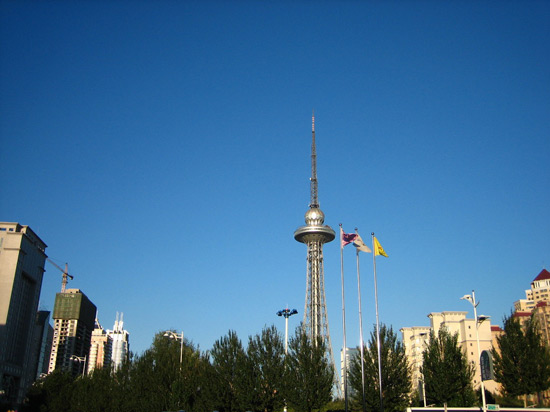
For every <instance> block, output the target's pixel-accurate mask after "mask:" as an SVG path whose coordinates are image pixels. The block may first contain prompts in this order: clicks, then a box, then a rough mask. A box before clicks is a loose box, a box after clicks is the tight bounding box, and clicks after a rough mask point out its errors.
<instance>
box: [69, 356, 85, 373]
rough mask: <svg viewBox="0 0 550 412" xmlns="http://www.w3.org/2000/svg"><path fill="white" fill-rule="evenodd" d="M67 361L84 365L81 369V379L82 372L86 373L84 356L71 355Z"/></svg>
mask: <svg viewBox="0 0 550 412" xmlns="http://www.w3.org/2000/svg"><path fill="white" fill-rule="evenodd" d="M69 359H70V360H72V361H77V362H78V363H84V366H83V368H82V377H84V372H85V371H86V356H76V355H72V356H71V357H70V358H69Z"/></svg>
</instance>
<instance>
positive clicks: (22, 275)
mask: <svg viewBox="0 0 550 412" xmlns="http://www.w3.org/2000/svg"><path fill="white" fill-rule="evenodd" d="M45 250H46V244H45V243H44V242H43V241H42V240H41V239H40V238H39V237H38V236H37V235H36V233H34V232H33V231H32V230H31V228H30V227H28V226H24V225H20V224H19V223H9V222H0V393H1V394H2V395H0V403H1V404H3V406H12V405H18V404H20V403H21V402H22V400H23V397H24V395H25V392H26V390H27V388H28V387H29V386H30V385H31V384H32V382H33V381H34V377H35V376H34V372H35V369H36V365H35V357H34V356H32V352H33V344H32V343H33V335H34V331H35V321H36V313H37V309H38V300H39V297H40V289H41V288H42V277H43V275H44V263H45V261H46V253H45ZM0 409H1V406H0Z"/></svg>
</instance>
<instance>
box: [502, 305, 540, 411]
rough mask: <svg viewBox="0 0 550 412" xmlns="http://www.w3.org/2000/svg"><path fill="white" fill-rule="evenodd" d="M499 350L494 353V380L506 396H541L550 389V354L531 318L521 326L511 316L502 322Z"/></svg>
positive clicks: (525, 398)
mask: <svg viewBox="0 0 550 412" xmlns="http://www.w3.org/2000/svg"><path fill="white" fill-rule="evenodd" d="M497 344H498V350H495V349H493V351H492V355H493V366H494V373H495V380H496V381H497V382H499V383H500V384H501V385H502V388H503V391H504V393H505V394H506V395H508V396H517V397H519V396H523V398H524V406H526V404H527V395H529V394H532V393H537V394H538V396H539V404H540V403H541V397H540V393H541V392H542V391H545V390H546V389H548V388H550V351H549V349H548V347H547V346H546V345H545V344H544V342H543V340H542V338H541V336H540V334H539V332H538V330H537V326H536V322H535V319H534V318H532V317H531V318H530V319H529V320H528V321H527V322H526V323H525V325H524V327H522V326H521V324H520V323H519V321H518V320H517V319H516V318H515V317H514V316H510V317H508V318H505V319H504V334H503V335H501V336H499V337H498V338H497Z"/></svg>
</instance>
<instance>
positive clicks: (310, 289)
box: [294, 116, 339, 388]
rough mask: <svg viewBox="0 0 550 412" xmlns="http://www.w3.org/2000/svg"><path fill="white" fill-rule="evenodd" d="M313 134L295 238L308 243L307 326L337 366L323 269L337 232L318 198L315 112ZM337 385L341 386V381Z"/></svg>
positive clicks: (312, 126)
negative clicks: (301, 221)
mask: <svg viewBox="0 0 550 412" xmlns="http://www.w3.org/2000/svg"><path fill="white" fill-rule="evenodd" d="M311 134H312V143H311V179H310V181H311V185H310V186H311V202H310V204H309V209H308V210H307V212H306V215H305V220H306V224H305V226H302V227H299V228H298V229H297V230H296V231H295V232H294V239H296V240H297V241H298V242H301V243H305V244H306V245H307V285H306V303H305V308H304V326H305V328H306V332H307V333H308V335H309V337H310V338H311V339H312V341H314V340H315V339H316V338H317V337H319V336H320V337H322V339H323V340H324V341H325V343H326V346H327V348H328V351H329V354H330V361H331V362H332V365H333V366H335V365H334V356H333V353H332V344H331V342H330V334H329V329H328V319H327V305H326V298H325V280H324V271H323V244H325V243H328V242H331V241H332V240H334V238H335V233H334V230H332V229H331V228H330V226H327V225H323V223H324V222H325V214H324V213H323V212H322V211H321V209H320V208H319V198H318V196H317V153H316V151H315V116H312V120H311ZM335 371H336V368H335ZM337 388H339V386H338V385H337Z"/></svg>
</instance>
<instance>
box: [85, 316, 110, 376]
mask: <svg viewBox="0 0 550 412" xmlns="http://www.w3.org/2000/svg"><path fill="white" fill-rule="evenodd" d="M112 348H113V340H112V339H111V337H110V336H109V335H108V334H107V331H106V330H105V329H103V328H102V327H101V325H100V324H99V321H98V320H97V319H96V320H95V328H94V330H93V331H92V340H91V343H90V354H89V356H88V373H90V372H91V371H93V370H94V369H96V368H99V369H101V368H108V367H109V366H110V365H111V353H112Z"/></svg>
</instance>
